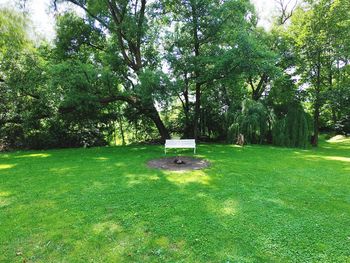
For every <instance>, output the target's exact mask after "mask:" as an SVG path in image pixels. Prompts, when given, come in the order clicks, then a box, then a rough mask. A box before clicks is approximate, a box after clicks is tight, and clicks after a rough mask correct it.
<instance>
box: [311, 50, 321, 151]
mask: <svg viewBox="0 0 350 263" xmlns="http://www.w3.org/2000/svg"><path fill="white" fill-rule="evenodd" d="M316 70H317V73H316V74H317V77H316V87H315V105H314V136H313V138H312V142H311V144H312V146H314V147H317V146H318V136H319V124H320V108H321V102H320V99H321V98H320V93H321V54H320V51H319V52H318V56H317V68H316Z"/></svg>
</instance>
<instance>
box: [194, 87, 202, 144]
mask: <svg viewBox="0 0 350 263" xmlns="http://www.w3.org/2000/svg"><path fill="white" fill-rule="evenodd" d="M200 110H201V85H200V84H199V83H196V104H195V107H194V131H193V136H194V138H195V139H198V137H199V135H200V132H199V120H200Z"/></svg>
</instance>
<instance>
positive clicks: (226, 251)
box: [0, 139, 350, 262]
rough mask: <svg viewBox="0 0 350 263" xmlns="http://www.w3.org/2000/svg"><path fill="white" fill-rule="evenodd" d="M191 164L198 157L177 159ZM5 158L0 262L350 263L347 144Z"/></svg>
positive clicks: (0, 185)
mask: <svg viewBox="0 0 350 263" xmlns="http://www.w3.org/2000/svg"><path fill="white" fill-rule="evenodd" d="M182 154H188V155H191V150H189V151H182ZM162 156H163V149H162V147H160V146H146V147H145V146H127V147H106V148H91V149H64V150H49V151H35V152H34V151H31V152H26V151H23V152H16V153H2V154H0V262H350V140H346V139H344V140H338V141H333V142H325V141H323V142H322V144H321V146H320V147H319V148H318V149H310V150H300V149H284V148H277V147H270V146H247V147H244V148H240V147H235V146H229V145H217V144H216V145H200V146H199V148H198V156H201V157H205V158H207V159H208V160H210V162H211V166H210V168H208V169H206V170H202V171H193V172H164V171H159V170H154V169H150V168H147V166H146V164H145V163H146V161H147V160H150V159H153V158H157V157H162Z"/></svg>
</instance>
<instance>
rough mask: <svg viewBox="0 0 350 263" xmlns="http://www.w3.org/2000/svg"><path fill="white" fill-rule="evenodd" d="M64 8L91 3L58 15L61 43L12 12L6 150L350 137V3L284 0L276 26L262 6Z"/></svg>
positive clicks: (210, 2) (192, 2)
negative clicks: (35, 35)
mask: <svg viewBox="0 0 350 263" xmlns="http://www.w3.org/2000/svg"><path fill="white" fill-rule="evenodd" d="M53 3H54V6H56V7H57V6H60V5H62V4H65V3H70V4H72V5H71V6H75V8H79V9H80V10H82V11H83V14H82V13H81V12H79V13H77V12H75V11H76V9H71V10H70V9H68V10H66V11H64V12H58V11H57V10H56V12H57V16H56V29H57V30H56V31H57V36H56V38H55V40H54V41H53V43H45V42H40V43H36V42H34V41H33V40H31V38H30V37H29V34H28V32H29V29H28V26H27V25H28V19H27V17H26V15H25V14H22V13H21V12H19V11H14V10H7V9H1V10H0V31H1V34H0V100H1V103H0V145H1V146H0V147H1V148H4V147H5V148H16V147H21V148H52V147H76V146H93V145H106V144H110V143H112V144H114V143H120V144H125V143H132V142H139V141H145V140H151V141H154V140H158V139H161V140H164V139H166V138H169V137H170V136H180V137H185V138H196V139H199V140H222V141H228V142H236V139H237V136H238V135H239V134H243V135H244V137H245V139H246V142H248V143H273V144H276V145H280V146H287V147H307V146H308V145H309V144H310V142H311V143H312V144H313V145H314V146H316V145H317V143H318V141H317V138H318V135H319V131H320V130H327V131H334V132H338V133H343V134H348V133H350V111H349V109H350V66H349V61H350V60H349V59H350V46H349V45H350V43H349V41H348V39H349V38H350V22H349V21H350V3H349V2H348V1H347V0H336V1H331V0H317V1H316V0H314V1H305V2H302V3H300V4H299V6H298V7H295V8H294V9H292V10H290V13H288V12H286V5H284V2H283V1H280V3H281V10H280V14H279V16H278V17H275V21H276V22H275V23H274V25H273V27H272V29H271V30H269V31H266V30H264V29H263V28H261V27H258V26H257V21H258V17H257V15H256V12H255V10H254V6H253V5H252V4H251V3H250V2H249V0H225V1H216V0H167V1H163V0H158V1H149V2H148V1H146V0H141V1H137V0H135V1H92V0H84V1H83V0H56V1H53ZM53 12H54V10H53Z"/></svg>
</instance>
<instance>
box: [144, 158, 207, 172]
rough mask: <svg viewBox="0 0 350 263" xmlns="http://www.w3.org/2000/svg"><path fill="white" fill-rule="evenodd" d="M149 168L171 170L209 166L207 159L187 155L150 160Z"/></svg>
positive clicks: (197, 168) (196, 168)
mask: <svg viewBox="0 0 350 263" xmlns="http://www.w3.org/2000/svg"><path fill="white" fill-rule="evenodd" d="M147 164H148V166H149V167H151V168H158V169H164V170H171V171H185V170H199V169H203V168H206V167H208V166H209V162H208V161H207V160H204V159H201V158H194V157H188V156H180V157H179V156H177V157H175V156H173V157H165V158H160V159H155V160H151V161H149V162H148V163H147Z"/></svg>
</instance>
